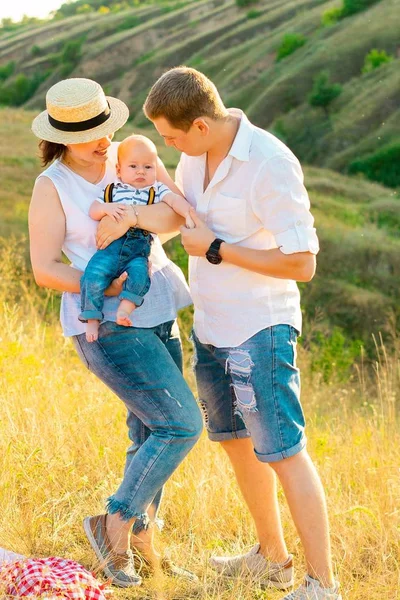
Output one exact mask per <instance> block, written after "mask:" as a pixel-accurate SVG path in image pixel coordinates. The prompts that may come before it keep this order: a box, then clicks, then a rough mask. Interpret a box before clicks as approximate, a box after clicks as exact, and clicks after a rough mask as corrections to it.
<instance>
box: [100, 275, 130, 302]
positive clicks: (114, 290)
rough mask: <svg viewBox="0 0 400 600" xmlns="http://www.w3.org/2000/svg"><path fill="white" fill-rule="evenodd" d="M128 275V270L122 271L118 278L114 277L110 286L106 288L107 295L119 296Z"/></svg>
mask: <svg viewBox="0 0 400 600" xmlns="http://www.w3.org/2000/svg"><path fill="white" fill-rule="evenodd" d="M127 277H128V273H127V272H126V271H124V272H123V273H121V275H120V276H119V277H117V278H116V279H113V281H112V282H111V284H110V285H109V286H108V288H107V289H106V291H105V292H104V294H105V295H106V296H119V295H120V293H121V292H122V288H123V284H124V281H126V279H127Z"/></svg>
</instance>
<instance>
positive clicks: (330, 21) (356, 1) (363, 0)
mask: <svg viewBox="0 0 400 600" xmlns="http://www.w3.org/2000/svg"><path fill="white" fill-rule="evenodd" d="M377 2H380V0H343V5H342V6H341V7H336V8H330V9H328V10H326V11H325V12H324V13H323V15H322V24H323V25H325V26H327V27H329V26H330V25H334V24H335V23H337V22H338V21H339V20H340V19H344V18H345V17H350V16H351V15H355V14H356V13H359V12H362V11H363V10H366V9H367V8H369V7H370V6H372V5H373V4H376V3H377Z"/></svg>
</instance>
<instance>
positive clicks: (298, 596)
mask: <svg viewBox="0 0 400 600" xmlns="http://www.w3.org/2000/svg"><path fill="white" fill-rule="evenodd" d="M339 588H340V586H339V583H338V582H337V581H335V584H334V585H333V587H331V588H323V587H322V586H321V584H320V582H319V581H317V580H316V579H313V578H312V577H310V576H309V575H306V576H305V578H304V583H303V584H302V585H301V586H300V587H299V588H297V589H296V590H294V591H293V592H291V593H290V594H287V596H285V597H284V598H282V600H343V598H342V594H341V593H340V591H339Z"/></svg>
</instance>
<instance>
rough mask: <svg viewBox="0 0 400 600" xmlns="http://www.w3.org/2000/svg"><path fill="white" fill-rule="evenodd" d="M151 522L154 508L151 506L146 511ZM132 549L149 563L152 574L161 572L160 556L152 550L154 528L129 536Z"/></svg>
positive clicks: (153, 517)
mask: <svg viewBox="0 0 400 600" xmlns="http://www.w3.org/2000/svg"><path fill="white" fill-rule="evenodd" d="M147 514H148V516H149V517H150V520H151V521H154V519H155V516H156V515H155V508H154V506H153V505H152V504H151V505H150V506H149V508H148V510H147ZM131 543H132V545H133V547H134V548H135V549H136V550H137V551H138V552H140V554H142V555H143V556H144V557H145V559H146V560H147V561H148V562H149V563H150V565H151V566H152V568H153V569H154V572H157V571H160V570H161V555H160V554H159V552H157V551H156V550H155V548H154V527H148V528H147V529H142V531H140V532H139V533H132V534H131Z"/></svg>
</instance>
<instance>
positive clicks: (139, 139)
mask: <svg viewBox="0 0 400 600" xmlns="http://www.w3.org/2000/svg"><path fill="white" fill-rule="evenodd" d="M131 146H133V147H137V148H140V147H142V148H143V147H144V148H146V149H147V150H148V151H149V152H151V153H152V154H154V155H155V157H157V148H156V145H155V144H154V143H153V142H152V141H151V139H149V138H148V137H146V136H144V135H130V136H129V137H127V138H125V139H124V140H122V142H121V143H120V144H119V146H118V162H119V161H120V159H121V157H122V156H123V154H124V153H125V152H126V151H127V150H128V148H130V147H131Z"/></svg>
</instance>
